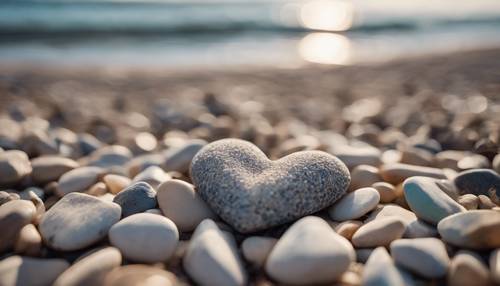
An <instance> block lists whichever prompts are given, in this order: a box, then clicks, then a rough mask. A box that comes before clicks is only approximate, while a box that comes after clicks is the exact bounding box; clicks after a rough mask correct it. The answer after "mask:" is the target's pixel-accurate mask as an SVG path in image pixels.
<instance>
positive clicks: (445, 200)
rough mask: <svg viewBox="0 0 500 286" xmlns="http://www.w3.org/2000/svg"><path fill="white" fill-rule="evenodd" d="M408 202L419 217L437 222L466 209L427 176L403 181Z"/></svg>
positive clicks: (430, 221)
mask: <svg viewBox="0 0 500 286" xmlns="http://www.w3.org/2000/svg"><path fill="white" fill-rule="evenodd" d="M403 188H404V194H405V198H406V202H407V203H408V205H409V206H410V208H411V209H412V210H413V212H414V213H415V214H416V215H417V217H418V218H420V219H422V220H424V221H426V222H429V223H431V224H437V223H439V221H440V220H442V219H443V218H445V217H447V216H449V215H452V214H455V213H458V212H463V211H465V210H466V209H465V208H464V207H462V206H461V205H460V204H458V203H457V202H455V201H454V200H452V199H451V198H450V197H449V196H447V195H446V194H445V193H444V192H443V191H442V190H441V189H440V188H439V187H438V186H437V184H436V180H434V179H432V178H427V177H412V178H409V179H407V180H406V181H405V182H404V183H403Z"/></svg>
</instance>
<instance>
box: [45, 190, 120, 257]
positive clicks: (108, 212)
mask: <svg viewBox="0 0 500 286" xmlns="http://www.w3.org/2000/svg"><path fill="white" fill-rule="evenodd" d="M120 215H121V209H120V206H119V205H117V204H115V203H109V202H105V201H103V200H100V199H98V198H96V197H93V196H90V195H86V194H81V193H71V194H68V195H66V196H64V197H63V198H62V199H60V200H59V201H58V202H57V203H56V204H55V205H54V206H52V208H50V209H49V210H48V211H47V212H46V213H45V215H43V217H42V219H41V222H40V226H39V229H40V233H41V235H42V238H43V240H44V241H45V243H46V244H47V245H49V246H50V247H52V248H54V249H57V250H62V251H71V250H78V249H82V248H85V247H87V246H90V245H92V244H93V243H95V242H97V241H99V240H101V239H102V238H104V237H105V236H106V235H107V234H108V230H109V228H110V227H111V226H112V225H113V224H115V223H116V222H118V220H120Z"/></svg>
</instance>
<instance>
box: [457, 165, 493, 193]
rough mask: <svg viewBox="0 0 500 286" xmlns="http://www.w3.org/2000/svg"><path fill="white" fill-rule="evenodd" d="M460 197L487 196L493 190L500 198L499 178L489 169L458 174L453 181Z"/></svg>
mask: <svg viewBox="0 0 500 286" xmlns="http://www.w3.org/2000/svg"><path fill="white" fill-rule="evenodd" d="M453 182H454V183H455V186H457V189H458V191H459V192H460V194H461V195H463V194H474V195H487V196H488V195H489V191H490V190H495V192H496V195H497V196H498V197H500V176H499V175H498V174H497V173H496V172H495V171H493V170H490V169H473V170H468V171H463V172H461V173H459V174H458V175H457V176H456V177H455V179H454V180H453Z"/></svg>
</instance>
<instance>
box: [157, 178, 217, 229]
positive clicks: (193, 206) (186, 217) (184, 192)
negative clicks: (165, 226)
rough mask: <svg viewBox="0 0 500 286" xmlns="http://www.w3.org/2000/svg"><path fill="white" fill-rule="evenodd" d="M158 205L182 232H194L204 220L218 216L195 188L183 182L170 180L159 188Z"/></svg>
mask: <svg viewBox="0 0 500 286" xmlns="http://www.w3.org/2000/svg"><path fill="white" fill-rule="evenodd" d="M157 199H158V205H159V206H160V208H161V210H162V212H163V214H164V215H165V216H166V217H168V218H169V219H171V220H172V221H173V222H174V223H175V225H176V226H177V227H178V228H179V230H180V231H182V232H189V231H193V230H194V229H195V228H196V226H198V224H199V223H200V222H201V221H203V220H204V219H207V218H211V219H215V218H216V217H217V216H216V215H215V214H214V213H213V212H212V210H211V209H210V208H209V207H208V205H207V204H206V203H205V201H203V200H202V199H201V197H200V196H199V194H198V193H197V192H196V191H195V189H194V186H193V185H191V184H189V183H187V182H184V181H181V180H175V179H172V180H168V181H166V182H165V183H163V184H161V185H160V186H159V187H158V193H157Z"/></svg>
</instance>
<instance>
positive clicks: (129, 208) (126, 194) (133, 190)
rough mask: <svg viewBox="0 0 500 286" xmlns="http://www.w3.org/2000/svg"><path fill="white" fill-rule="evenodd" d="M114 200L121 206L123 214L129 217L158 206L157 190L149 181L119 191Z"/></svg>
mask: <svg viewBox="0 0 500 286" xmlns="http://www.w3.org/2000/svg"><path fill="white" fill-rule="evenodd" d="M113 202H114V203H117V204H118V205H120V206H121V208H122V216H123V217H127V216H129V215H133V214H136V213H141V212H144V211H146V210H148V209H152V208H154V207H156V191H155V190H154V189H153V187H151V185H149V184H148V183H145V182H138V183H134V184H133V185H130V186H128V187H127V188H126V189H124V190H123V191H121V192H119V193H118V194H117V195H116V196H115V198H114V199H113Z"/></svg>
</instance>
